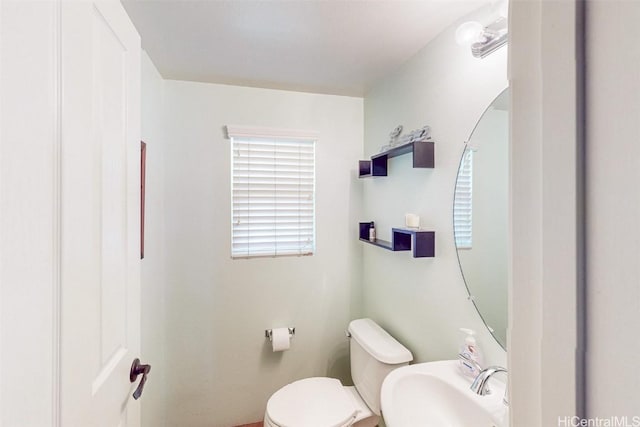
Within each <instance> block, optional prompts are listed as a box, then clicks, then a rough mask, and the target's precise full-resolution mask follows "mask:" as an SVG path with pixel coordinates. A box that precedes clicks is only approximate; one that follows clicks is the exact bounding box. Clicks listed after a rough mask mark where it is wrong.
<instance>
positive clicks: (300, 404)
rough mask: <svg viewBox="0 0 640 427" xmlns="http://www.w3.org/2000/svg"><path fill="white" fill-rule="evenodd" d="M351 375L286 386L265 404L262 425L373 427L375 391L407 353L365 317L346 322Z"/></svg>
mask: <svg viewBox="0 0 640 427" xmlns="http://www.w3.org/2000/svg"><path fill="white" fill-rule="evenodd" d="M348 331H349V334H350V336H351V340H350V345H349V348H350V353H351V354H350V358H351V377H352V379H353V383H354V384H355V387H345V386H343V385H342V383H341V382H340V381H339V380H337V379H335V378H326V377H315V378H305V379H302V380H299V381H295V382H292V383H291V384H287V385H286V386H284V387H282V388H281V389H280V390H278V391H276V392H275V393H274V394H273V395H272V396H271V398H269V401H268V402H267V410H266V412H265V416H264V425H265V427H346V426H354V427H373V426H375V425H377V424H378V422H379V420H380V389H381V388H382V381H384V379H385V377H386V376H387V374H388V373H389V372H391V371H392V370H394V369H396V368H399V367H401V366H405V365H408V364H409V362H410V361H411V360H413V356H412V354H411V352H410V351H409V350H408V349H407V348H406V347H404V346H403V345H402V344H400V343H399V342H398V341H396V340H395V339H394V338H393V337H392V336H391V335H389V334H388V333H387V332H386V331H385V330H384V329H382V328H381V327H380V326H379V325H378V324H377V323H375V322H374V321H373V320H371V319H357V320H353V321H352V322H351V323H350V324H349V328H348Z"/></svg>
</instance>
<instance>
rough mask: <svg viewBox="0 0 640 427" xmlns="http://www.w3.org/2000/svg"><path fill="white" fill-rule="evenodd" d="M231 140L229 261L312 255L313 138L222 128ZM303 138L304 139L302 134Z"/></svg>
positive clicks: (291, 133) (313, 243) (296, 134)
mask: <svg viewBox="0 0 640 427" xmlns="http://www.w3.org/2000/svg"><path fill="white" fill-rule="evenodd" d="M227 130H228V133H229V137H230V139H231V157H232V158H231V169H232V171H231V174H232V179H231V193H232V194H231V203H232V209H231V212H232V224H231V256H232V257H233V258H250V257H260V256H282V255H312V254H313V253H314V251H315V138H314V137H312V136H311V135H307V136H306V137H300V133H299V132H287V131H282V132H276V131H269V130H267V131H264V130H263V131H262V132H259V131H256V130H255V129H252V130H250V131H246V129H241V128H235V127H227ZM307 134H308V133H307Z"/></svg>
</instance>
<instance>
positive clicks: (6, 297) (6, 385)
mask: <svg viewBox="0 0 640 427" xmlns="http://www.w3.org/2000/svg"><path fill="white" fill-rule="evenodd" d="M58 8H59V5H58V4H57V2H53V1H52V2H20V1H1V2H0V378H1V380H0V425H2V426H6V427H23V426H25V427H27V426H45V425H47V426H49V425H50V426H54V425H57V422H58V417H57V403H58V402H57V401H56V398H58V397H59V393H58V391H59V390H58V387H57V385H56V381H55V379H54V378H55V376H56V374H57V373H58V366H59V365H58V358H57V351H55V346H56V344H57V343H58V338H59V329H58V326H59V321H58V320H59V317H58V313H57V312H56V310H55V309H54V307H55V306H56V305H55V302H56V300H57V299H58V298H59V296H60V295H59V289H60V281H59V278H60V276H59V269H58V266H59V258H58V257H57V253H58V252H57V250H56V248H57V242H58V241H59V240H58V239H59V231H60V229H59V227H58V224H59V213H60V212H59V200H58V195H59V191H60V185H59V184H60V181H59V169H58V167H57V165H58V162H57V159H58V156H59V154H60V134H59V125H58V121H59V118H60V116H59V111H58V109H57V107H58V102H59V101H60V99H59V95H58V94H59V92H58V89H59V81H60V80H59V75H58V66H59V65H60V64H59V59H60V57H59V55H57V52H58V49H59V47H60V43H59V39H58V38H57V37H56V36H57V35H59V34H60V33H59V31H60V22H59V19H58V16H59V15H58V13H59V9H58Z"/></svg>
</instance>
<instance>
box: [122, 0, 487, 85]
mask: <svg viewBox="0 0 640 427" xmlns="http://www.w3.org/2000/svg"><path fill="white" fill-rule="evenodd" d="M122 3H123V5H124V7H125V8H126V10H127V12H128V13H129V16H130V17H131V20H132V21H133V23H134V24H135V26H136V28H137V29H138V32H139V33H140V35H141V37H142V46H143V48H144V49H145V50H146V51H147V53H148V54H149V56H150V57H151V59H152V60H153V62H154V64H155V65H156V67H157V68H158V70H159V71H160V73H161V74H162V76H163V77H164V78H166V79H175V80H192V81H199V82H210V83H223V84H233V85H241V86H254V87H264V88H274V89H285V90H297V91H304V92H316V93H328V94H337V95H350V96H363V95H364V94H365V93H366V91H367V90H368V89H369V88H370V87H371V86H372V85H373V84H374V83H375V82H376V81H377V80H378V79H380V78H381V77H383V76H385V75H386V74H388V73H390V72H392V71H394V70H395V69H397V68H398V67H399V66H400V64H402V63H403V62H405V61H406V60H407V59H409V58H410V57H412V56H413V55H414V54H415V53H416V52H418V50H420V49H421V48H422V47H423V46H424V45H425V44H427V43H428V42H429V41H430V40H431V39H433V38H434V37H435V36H436V35H437V34H438V33H440V32H441V31H442V30H443V29H445V28H446V27H447V26H449V25H450V24H452V23H453V22H454V21H456V20H457V19H459V18H460V17H462V16H464V15H466V14H467V13H470V12H471V11H473V10H475V9H477V8H479V7H481V6H482V5H484V4H486V3H488V0H420V1H412V0H385V1H374V0H324V1H318V0H315V1H313V0H287V1H285V0H262V1H257V0H231V1H228V0H227V1H225V0H208V1H192V0H122Z"/></svg>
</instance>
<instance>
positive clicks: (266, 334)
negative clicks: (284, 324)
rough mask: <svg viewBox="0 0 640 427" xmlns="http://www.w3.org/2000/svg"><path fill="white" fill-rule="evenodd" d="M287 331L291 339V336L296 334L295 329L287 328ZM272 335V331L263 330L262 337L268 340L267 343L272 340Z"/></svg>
mask: <svg viewBox="0 0 640 427" xmlns="http://www.w3.org/2000/svg"><path fill="white" fill-rule="evenodd" d="M287 329H289V337H291V338H293V336H294V335H295V334H296V328H287ZM272 334H273V330H272V329H265V330H264V337H265V338H269V341H271V339H272Z"/></svg>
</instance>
